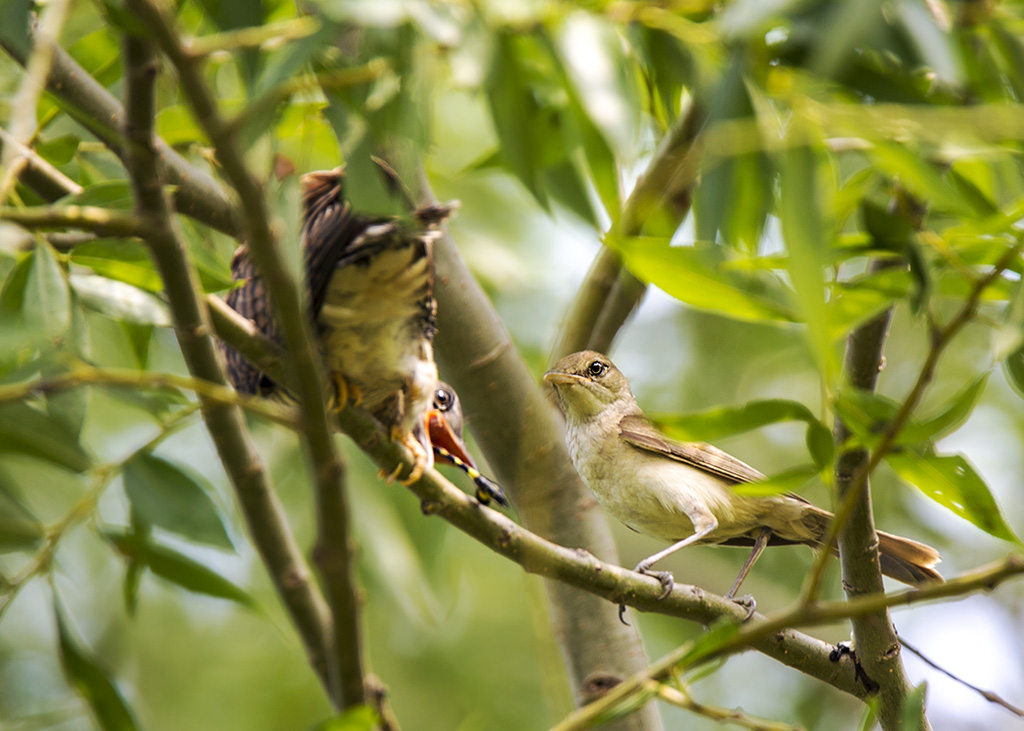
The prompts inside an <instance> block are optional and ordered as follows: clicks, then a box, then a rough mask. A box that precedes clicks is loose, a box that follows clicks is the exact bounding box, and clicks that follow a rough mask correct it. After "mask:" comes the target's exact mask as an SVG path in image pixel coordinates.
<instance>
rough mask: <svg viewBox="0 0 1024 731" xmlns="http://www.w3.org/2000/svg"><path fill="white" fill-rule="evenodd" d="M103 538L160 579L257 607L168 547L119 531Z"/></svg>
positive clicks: (235, 588)
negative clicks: (143, 541) (142, 541)
mask: <svg viewBox="0 0 1024 731" xmlns="http://www.w3.org/2000/svg"><path fill="white" fill-rule="evenodd" d="M103 536H104V538H106V539H107V540H109V541H110V542H111V543H112V544H114V547H115V548H117V550H118V552H119V553H121V554H122V555H123V556H125V557H126V558H128V559H130V560H134V561H137V562H139V563H141V564H144V565H145V566H147V567H148V568H149V570H150V571H152V572H153V573H154V574H156V575H157V576H159V577H160V578H161V579H165V580H167V581H170V582H171V583H173V584H177V585H178V586H180V587H182V588H183V589H188V590H189V591H192V592H195V593H197V594H205V595H207V596H212V597H217V598H218V599H229V600H231V601H233V602H237V603H238V604H241V605H242V606H245V607H248V608H250V609H255V608H256V606H257V605H256V602H255V600H254V599H253V598H252V597H251V596H250V595H249V594H248V592H246V591H245V590H244V589H242V588H241V587H239V586H237V585H236V584H234V583H232V582H231V581H228V580H227V579H225V578H224V577H223V576H221V575H220V574H218V573H216V572H215V571H213V570H211V569H208V568H206V567H205V566H203V565H202V564H201V563H199V562H197V561H195V560H194V559H191V558H189V557H188V556H184V555H182V554H180V553H178V552H177V551H175V550H173V549H171V548H168V547H167V546H161V545H158V544H156V543H152V542H146V543H141V542H139V541H138V540H137V539H136V538H135V537H134V536H132V535H130V534H126V533H124V532H120V531H112V530H107V531H104V532H103Z"/></svg>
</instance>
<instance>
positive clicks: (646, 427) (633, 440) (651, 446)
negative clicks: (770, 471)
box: [619, 416, 765, 484]
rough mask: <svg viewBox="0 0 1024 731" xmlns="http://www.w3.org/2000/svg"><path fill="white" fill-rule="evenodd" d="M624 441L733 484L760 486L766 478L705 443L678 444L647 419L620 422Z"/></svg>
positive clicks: (629, 417) (628, 418)
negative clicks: (745, 483)
mask: <svg viewBox="0 0 1024 731" xmlns="http://www.w3.org/2000/svg"><path fill="white" fill-rule="evenodd" d="M619 433H620V434H621V435H622V437H623V439H625V440H626V441H627V442H629V443H630V444H632V445H633V446H634V447H636V448H637V449H644V450H646V451H648V452H657V453H658V454H663V455H665V456H666V457H671V458H672V459H674V460H676V461H677V462H682V463H683V464H687V465H690V466H691V467H696V468H698V469H701V470H704V471H705V472H709V473H711V474H712V475H715V476H716V477H721V478H722V479H723V480H727V481H729V482H732V483H734V484H735V483H740V482H757V481H758V480H763V479H764V478H765V476H764V475H763V474H761V473H760V472H758V471H757V470H755V469H754V468H753V467H751V466H750V465H748V464H746V463H745V462H741V461H740V460H738V459H736V458H735V457H733V456H732V455H730V454H727V453H726V452H723V451H722V450H721V449H719V448H718V447H713V446H711V445H710V444H704V443H702V442H677V441H674V440H672V439H669V438H668V437H666V436H664V435H663V434H661V433H660V432H659V431H658V430H657V429H655V428H654V425H652V424H651V422H649V421H648V420H647V419H646V418H645V417H643V416H624V417H622V420H621V421H620V422H619Z"/></svg>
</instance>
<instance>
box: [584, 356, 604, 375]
mask: <svg viewBox="0 0 1024 731" xmlns="http://www.w3.org/2000/svg"><path fill="white" fill-rule="evenodd" d="M607 372H608V364H607V363H602V362H601V361H599V360H595V361H592V362H591V364H590V365H589V366H587V373H589V374H590V375H591V376H592V377H594V378H600V377H601V376H603V375H604V374H605V373H607Z"/></svg>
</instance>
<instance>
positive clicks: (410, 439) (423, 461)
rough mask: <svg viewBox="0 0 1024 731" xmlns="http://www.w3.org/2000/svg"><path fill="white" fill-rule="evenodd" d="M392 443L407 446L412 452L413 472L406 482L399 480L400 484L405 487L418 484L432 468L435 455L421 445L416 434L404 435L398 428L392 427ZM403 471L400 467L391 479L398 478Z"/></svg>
mask: <svg viewBox="0 0 1024 731" xmlns="http://www.w3.org/2000/svg"><path fill="white" fill-rule="evenodd" d="M391 441H394V442H401V443H402V444H404V445H405V448H406V449H408V450H409V451H410V452H412V456H413V466H412V472H410V473H409V475H408V476H407V477H406V478H405V479H404V480H399V482H401V483H402V484H403V485H411V484H412V483H414V482H416V481H417V480H419V479H420V478H421V477H423V473H424V471H425V470H426V469H427V467H429V466H430V463H431V462H432V461H433V460H432V459H431V457H432V456H433V455H432V454H431V453H430V452H428V451H427V450H426V448H424V446H423V445H422V444H420V442H419V440H418V439H416V435H415V434H413V433H412V432H409V433H408V434H403V433H402V430H401V429H400V428H399V427H397V426H393V427H391ZM401 469H402V466H401V465H399V466H398V467H397V468H396V469H395V471H394V472H393V473H392V474H391V479H394V478H395V477H397V476H398V473H399V472H400V471H401Z"/></svg>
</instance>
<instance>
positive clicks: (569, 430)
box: [544, 350, 942, 612]
mask: <svg viewBox="0 0 1024 731" xmlns="http://www.w3.org/2000/svg"><path fill="white" fill-rule="evenodd" d="M544 380H545V381H547V382H548V383H550V384H551V385H552V386H554V388H555V391H556V392H557V395H558V402H559V405H560V406H561V409H562V412H563V413H564V414H565V423H566V442H567V445H568V448H569V454H570V455H571V457H572V461H573V464H574V465H575V466H576V470H577V471H578V472H579V473H580V477H582V478H583V481H584V482H586V483H587V486H588V487H589V488H590V489H591V490H592V491H593V492H594V494H595V495H596V496H597V499H598V501H599V502H600V503H601V505H602V506H603V507H604V508H605V510H607V511H608V512H609V513H611V514H612V515H613V516H615V518H617V519H618V520H620V521H621V522H623V523H625V524H626V526H628V527H629V528H632V529H633V530H635V531H637V532H638V533H643V534H645V535H649V536H653V537H655V538H660V539H661V540H664V541H668V542H670V543H671V544H672V545H670V546H669V547H668V548H666V549H664V550H663V551H659V552H658V553H655V554H654V555H652V556H648V557H647V558H645V559H644V560H643V561H641V562H640V563H639V564H637V566H636V568H635V569H634V570H635V571H637V572H638V573H641V574H649V575H650V576H653V577H655V578H657V579H658V580H659V581H660V582H661V584H662V586H663V587H664V593H663V595H662V596H668V594H669V592H670V591H671V590H672V583H673V580H672V574H671V573H669V572H667V571H652V570H651V566H652V565H653V564H655V563H657V562H658V561H660V560H661V559H663V558H665V557H666V556H669V555H671V554H673V553H675V552H676V551H678V550H679V549H681V548H684V547H686V546H689V545H694V544H718V545H729V546H752V550H751V552H750V556H749V557H748V558H747V561H746V563H745V564H744V565H743V568H742V569H741V571H740V574H739V576H737V577H736V581H735V582H733V585H732V588H730V589H729V593H728V594H726V598H730V599H731V598H733V597H734V596H735V593H736V591H737V590H738V589H739V587H740V584H741V583H742V582H743V579H744V578H745V577H746V575H747V573H748V572H749V571H750V568H751V567H752V566H753V565H754V562H755V561H756V560H757V558H758V556H760V555H761V551H763V550H764V548H765V546H767V545H785V544H805V545H808V546H811V547H812V548H820V547H821V546H822V539H823V538H824V536H825V533H826V532H827V531H828V527H829V524H830V523H831V522H832V518H833V516H832V514H831V513H829V512H828V511H826V510H822V509H821V508H818V507H815V506H814V505H812V504H811V503H809V502H808V501H807V500H804V499H803V498H802V497H800V496H798V495H794V494H792V493H787V494H784V495H772V496H766V497H755V496H747V495H740V494H738V493H737V492H736V491H735V490H734V489H733V488H734V487H735V486H736V485H738V484H741V483H745V482H757V481H759V480H763V479H765V477H764V475H762V474H761V473H760V472H758V471H757V470H755V469H754V468H753V467H750V466H749V465H747V464H744V463H743V462H741V461H740V460H738V459H736V458H735V457H732V456H731V455H729V454H726V453H725V452H723V451H722V450H720V449H717V448H716V447H713V446H711V445H709V444H703V443H698V442H685V443H684V442H677V441H674V440H672V439H669V438H668V437H666V436H664V435H663V434H661V433H660V432H659V431H658V430H657V429H656V428H655V426H654V425H653V424H652V423H651V422H650V421H649V420H648V419H647V417H646V416H645V415H644V412H643V411H642V410H641V409H640V406H639V405H638V404H637V402H636V399H635V398H634V397H633V392H632V391H631V390H630V387H629V382H628V381H627V380H626V377H625V376H623V375H622V373H621V371H619V369H618V368H616V367H615V365H614V364H613V363H612V362H611V360H609V359H608V357H607V356H604V355H602V354H600V353H595V352H594V351H590V350H587V351H582V352H579V353H573V354H572V355H568V356H566V357H565V358H562V359H561V360H560V361H558V363H556V364H555V366H554V367H553V368H552V369H551V370H549V371H548V372H547V373H545V374H544ZM878 541H879V546H878V549H879V558H880V563H881V569H882V573H884V574H885V575H886V576H890V577H892V578H894V579H896V580H898V581H902V582H903V583H905V584H910V585H913V586H917V585H921V584H927V583H933V582H941V581H942V576H940V575H939V573H938V572H937V571H936V570H935V569H934V568H933V567H934V566H935V564H937V563H938V562H939V554H938V552H937V551H936V550H935V549H934V548H931V547H930V546H926V545H924V544H923V543H918V542H917V541H913V540H910V539H909V538H901V537H900V536H894V535H891V534H889V533H884V532H882V531H878ZM752 611H753V609H751V612H752Z"/></svg>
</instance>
